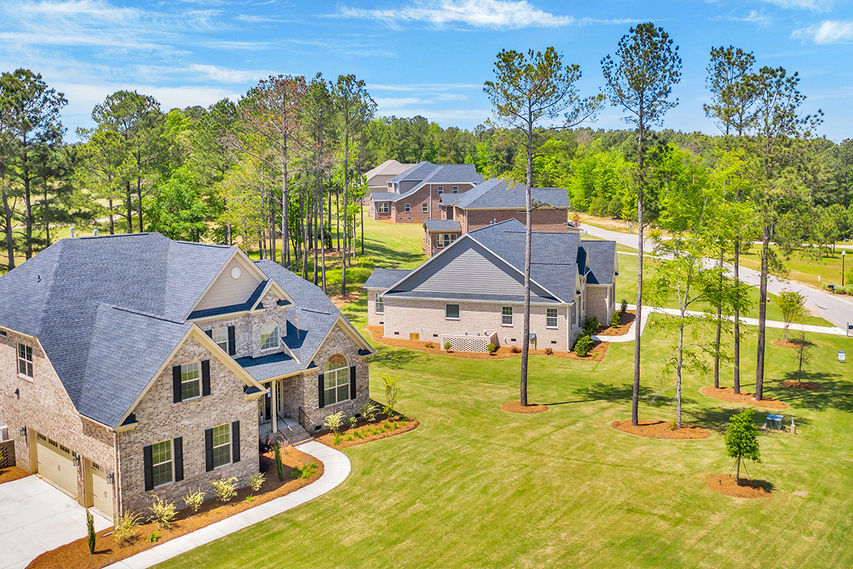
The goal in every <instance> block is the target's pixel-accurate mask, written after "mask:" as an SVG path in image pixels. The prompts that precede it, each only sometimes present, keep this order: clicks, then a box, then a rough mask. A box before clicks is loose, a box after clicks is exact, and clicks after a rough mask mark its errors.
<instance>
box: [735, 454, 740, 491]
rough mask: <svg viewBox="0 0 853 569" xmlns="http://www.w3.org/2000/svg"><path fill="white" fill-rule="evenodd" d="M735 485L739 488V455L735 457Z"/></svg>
mask: <svg viewBox="0 0 853 569" xmlns="http://www.w3.org/2000/svg"><path fill="white" fill-rule="evenodd" d="M735 484H737V485H738V486H740V455H738V457H737V473H736V474H735Z"/></svg>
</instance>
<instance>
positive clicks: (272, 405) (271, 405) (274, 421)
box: [270, 379, 278, 433]
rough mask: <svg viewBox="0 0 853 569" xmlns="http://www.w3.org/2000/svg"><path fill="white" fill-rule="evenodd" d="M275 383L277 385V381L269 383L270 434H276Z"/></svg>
mask: <svg viewBox="0 0 853 569" xmlns="http://www.w3.org/2000/svg"><path fill="white" fill-rule="evenodd" d="M277 383H278V380H276V379H274V380H272V382H271V386H272V390H271V397H272V401H270V409H271V410H272V432H274V433H277V432H278V408H277V405H276V401H277V399H276V394H275V389H276V387H275V385H276V384H277Z"/></svg>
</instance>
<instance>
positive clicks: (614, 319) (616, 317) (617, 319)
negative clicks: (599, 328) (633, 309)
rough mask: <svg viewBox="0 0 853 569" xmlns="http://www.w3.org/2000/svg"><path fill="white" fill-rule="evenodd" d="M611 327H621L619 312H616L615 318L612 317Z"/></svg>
mask: <svg viewBox="0 0 853 569" xmlns="http://www.w3.org/2000/svg"><path fill="white" fill-rule="evenodd" d="M610 325H611V326H613V327H614V328H616V327H617V326H619V313H618V312H614V313H613V316H611V317H610Z"/></svg>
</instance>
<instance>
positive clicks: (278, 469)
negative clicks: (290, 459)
mask: <svg viewBox="0 0 853 569" xmlns="http://www.w3.org/2000/svg"><path fill="white" fill-rule="evenodd" d="M272 450H273V454H274V456H275V473H276V474H277V475H278V481H279V482H284V463H283V462H282V461H281V445H280V444H278V442H276V443H275V444H273V445H272Z"/></svg>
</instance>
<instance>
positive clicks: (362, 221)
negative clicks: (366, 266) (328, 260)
mask: <svg viewBox="0 0 853 569" xmlns="http://www.w3.org/2000/svg"><path fill="white" fill-rule="evenodd" d="M430 193H432V190H430ZM365 197H367V194H365V195H364V196H363V197H362V198H361V203H359V204H358V212H359V215H361V256H362V257H364V198H365ZM429 210H430V211H432V201H430V204H429Z"/></svg>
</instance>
